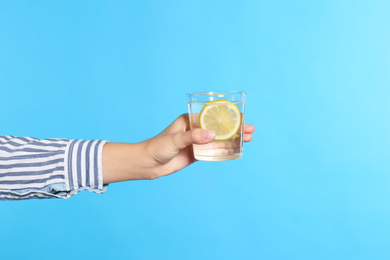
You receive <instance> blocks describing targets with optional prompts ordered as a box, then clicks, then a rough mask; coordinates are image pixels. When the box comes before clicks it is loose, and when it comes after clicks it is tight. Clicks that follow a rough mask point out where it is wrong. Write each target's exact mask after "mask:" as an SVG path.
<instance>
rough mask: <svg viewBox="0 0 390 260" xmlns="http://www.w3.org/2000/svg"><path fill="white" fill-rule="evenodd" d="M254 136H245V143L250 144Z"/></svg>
mask: <svg viewBox="0 0 390 260" xmlns="http://www.w3.org/2000/svg"><path fill="white" fill-rule="evenodd" d="M252 139H253V136H252V135H251V134H245V135H244V142H250V141H252Z"/></svg>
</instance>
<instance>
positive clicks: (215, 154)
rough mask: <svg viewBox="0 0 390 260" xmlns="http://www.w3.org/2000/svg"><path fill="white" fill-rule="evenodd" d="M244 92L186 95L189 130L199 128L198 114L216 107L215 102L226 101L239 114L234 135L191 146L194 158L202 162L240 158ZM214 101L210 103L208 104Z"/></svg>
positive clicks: (242, 140)
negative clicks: (233, 106)
mask: <svg viewBox="0 0 390 260" xmlns="http://www.w3.org/2000/svg"><path fill="white" fill-rule="evenodd" d="M245 95H246V93H245V92H234V91H215V92H199V93H190V94H187V101H188V113H189V119H190V127H191V129H194V128H200V124H199V114H200V112H201V111H202V109H203V108H204V106H205V105H206V104H207V106H218V105H219V104H220V103H219V104H218V102H215V101H216V100H220V99H223V100H227V101H229V102H231V103H233V104H234V105H236V106H237V107H238V109H239V110H240V114H241V121H240V127H239V128H238V130H237V132H236V134H235V135H234V136H233V137H231V138H229V139H227V140H220V141H219V140H218V141H217V140H214V141H212V142H210V143H208V144H202V145H198V144H193V149H194V156H195V159H197V160H202V161H225V160H233V159H238V158H241V157H242V147H243V142H244V122H245V113H244V108H245ZM211 101H214V102H212V103H209V102H211Z"/></svg>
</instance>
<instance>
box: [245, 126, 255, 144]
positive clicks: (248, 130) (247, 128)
mask: <svg viewBox="0 0 390 260" xmlns="http://www.w3.org/2000/svg"><path fill="white" fill-rule="evenodd" d="M253 132H255V127H254V126H253V125H249V124H246V125H245V126H244V134H252V133H253ZM244 140H245V139H244Z"/></svg>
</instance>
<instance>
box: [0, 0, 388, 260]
mask: <svg viewBox="0 0 390 260" xmlns="http://www.w3.org/2000/svg"><path fill="white" fill-rule="evenodd" d="M389 8H390V4H389V2H388V1H385V0H383V1H380V0H372V1H359V0H358V1H356V0H353V1H352V0H346V1H340V0H327V1H304V0H297V1H286V0H284V1H283V0H282V1H260V0H259V1H255V0H252V1H250V0H240V1H217V0H215V1H214V0H207V1H206V0H198V1H190V0H189V1H185V0H183V1H180V0H167V1H157V0H155V1H148V0H144V1H115V0H114V1H98V0H96V1H59V0H58V1H48V0H45V1H43V0H41V1H40V0H36V1H18V0H15V1H5V0H3V1H0V134H2V135H15V136H33V137H38V138H49V137H63V138H72V139H104V140H108V141H111V142H140V141H143V140H145V139H147V138H150V137H152V136H154V135H156V134H158V133H159V132H160V131H161V130H163V129H164V128H165V127H166V126H168V125H169V124H170V123H171V122H172V121H173V120H174V119H175V118H176V117H177V116H179V115H180V114H182V113H185V112H186V111H187V105H186V93H188V92H196V91H213V90H214V91H216V90H239V91H246V92H247V106H246V122H247V123H250V124H253V125H255V126H256V128H257V130H256V133H255V135H254V140H253V141H252V142H251V143H247V144H245V146H244V156H243V158H241V159H238V160H233V161H227V162H197V163H195V164H193V165H191V166H190V167H188V168H186V169H184V170H182V171H181V172H178V173H176V174H174V175H171V176H168V177H164V178H161V179H157V180H153V181H133V182H125V183H117V184H111V185H110V186H109V188H108V191H107V193H105V194H103V195H98V194H93V193H88V192H81V193H79V194H78V195H76V196H75V197H72V198H70V199H67V200H63V199H61V200H59V199H58V200H53V199H52V200H29V201H0V258H1V259H4V260H8V259H18V260H19V259H56V260H62V259H137V260H138V259H170V260H176V259H186V260H187V259H188V260H192V259H194V260H197V259H245V260H246V259H264V260H271V259H297V260H298V259H299V260H302V259H316V260H321V259H333V260H336V259H337V260H338V259H340V260H341V259H342V260H344V259H354V260H355V259H370V260H371V259H390V247H389V244H390V164H389V159H390V137H389V133H390V120H389V111H390V103H389V97H390V33H389V32H390V18H389V12H388V10H389Z"/></svg>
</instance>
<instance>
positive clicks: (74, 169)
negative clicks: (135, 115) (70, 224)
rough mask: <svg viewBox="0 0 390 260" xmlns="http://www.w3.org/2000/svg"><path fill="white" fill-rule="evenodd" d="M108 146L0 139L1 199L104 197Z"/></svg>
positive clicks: (45, 140)
mask: <svg viewBox="0 0 390 260" xmlns="http://www.w3.org/2000/svg"><path fill="white" fill-rule="evenodd" d="M105 143H106V141H102V140H91V141H87V140H70V139H59V138H50V139H37V138H32V137H15V136H2V135H0V199H1V200H20V199H33V198H69V197H71V196H73V195H75V194H76V193H78V192H79V191H81V190H88V191H92V192H96V193H104V192H105V191H106V190H107V185H103V174H102V149H103V145H104V144H105Z"/></svg>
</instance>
